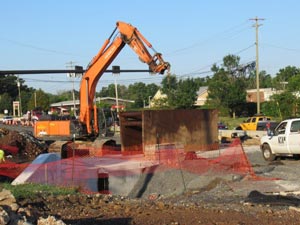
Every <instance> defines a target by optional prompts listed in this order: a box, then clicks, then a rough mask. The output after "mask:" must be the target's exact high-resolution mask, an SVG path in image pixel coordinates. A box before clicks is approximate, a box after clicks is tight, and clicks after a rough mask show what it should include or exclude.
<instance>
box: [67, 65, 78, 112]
mask: <svg viewBox="0 0 300 225" xmlns="http://www.w3.org/2000/svg"><path fill="white" fill-rule="evenodd" d="M74 63H75V62H73V61H70V62H68V63H66V64H67V68H70V69H74ZM68 76H69V77H70V78H72V79H73V80H72V81H73V89H72V95H73V108H74V116H75V117H76V116H77V115H76V102H75V87H74V80H75V77H76V74H75V73H69V74H68Z"/></svg>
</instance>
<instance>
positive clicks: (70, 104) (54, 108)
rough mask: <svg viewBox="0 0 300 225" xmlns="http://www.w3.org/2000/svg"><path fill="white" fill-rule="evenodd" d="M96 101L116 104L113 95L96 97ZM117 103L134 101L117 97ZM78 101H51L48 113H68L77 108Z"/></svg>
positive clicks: (123, 103) (124, 103) (124, 104)
mask: <svg viewBox="0 0 300 225" xmlns="http://www.w3.org/2000/svg"><path fill="white" fill-rule="evenodd" d="M96 101H97V102H99V103H100V102H105V103H107V104H110V105H112V106H115V104H116V98H113V97H103V98H99V97H98V98H96ZM118 103H119V105H122V106H126V104H128V103H134V101H132V100H126V99H121V98H118ZM79 106H80V102H79V100H75V101H73V100H70V101H62V102H56V103H52V104H51V105H50V113H58V114H68V113H70V111H73V110H74V109H76V110H77V111H78V110H79Z"/></svg>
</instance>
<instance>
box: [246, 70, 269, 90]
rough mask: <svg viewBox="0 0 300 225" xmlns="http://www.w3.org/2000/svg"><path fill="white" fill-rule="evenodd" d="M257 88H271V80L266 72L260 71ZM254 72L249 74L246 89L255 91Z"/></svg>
mask: <svg viewBox="0 0 300 225" xmlns="http://www.w3.org/2000/svg"><path fill="white" fill-rule="evenodd" d="M259 87H260V88H271V87H273V78H272V76H271V75H270V74H267V72H266V71H264V70H263V71H260V73H259ZM256 88H257V85H256V72H255V71H253V72H251V73H250V74H249V77H248V81H247V89H256Z"/></svg>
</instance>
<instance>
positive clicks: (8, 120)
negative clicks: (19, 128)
mask: <svg viewBox="0 0 300 225" xmlns="http://www.w3.org/2000/svg"><path fill="white" fill-rule="evenodd" d="M13 120H14V118H13V117H12V116H4V117H3V118H2V119H1V122H2V123H9V122H12V121H13Z"/></svg>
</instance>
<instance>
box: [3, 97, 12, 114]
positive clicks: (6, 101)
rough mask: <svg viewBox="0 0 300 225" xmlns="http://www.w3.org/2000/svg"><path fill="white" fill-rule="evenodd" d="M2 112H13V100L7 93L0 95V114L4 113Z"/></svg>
mask: <svg viewBox="0 0 300 225" xmlns="http://www.w3.org/2000/svg"><path fill="white" fill-rule="evenodd" d="M4 110H8V112H9V114H12V112H13V99H12V97H11V96H10V95H9V94H8V93H3V94H2V95H0V113H4Z"/></svg>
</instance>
